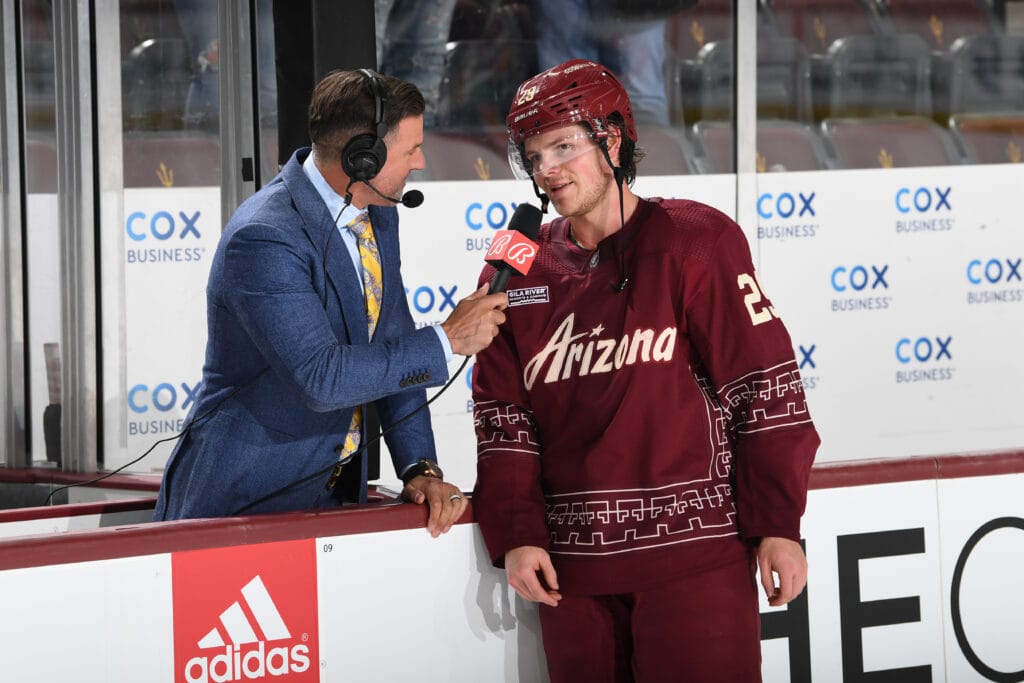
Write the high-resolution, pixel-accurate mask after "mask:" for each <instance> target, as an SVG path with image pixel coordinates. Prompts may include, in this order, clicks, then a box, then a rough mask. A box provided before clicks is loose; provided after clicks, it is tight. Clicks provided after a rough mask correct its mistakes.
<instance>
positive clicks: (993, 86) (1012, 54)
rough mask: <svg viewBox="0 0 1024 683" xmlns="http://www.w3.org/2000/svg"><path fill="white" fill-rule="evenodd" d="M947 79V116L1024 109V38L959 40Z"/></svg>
mask: <svg viewBox="0 0 1024 683" xmlns="http://www.w3.org/2000/svg"><path fill="white" fill-rule="evenodd" d="M946 78H947V79H948V80H947V83H946V84H945V85H944V88H943V92H944V93H945V96H944V97H943V98H942V105H943V106H944V107H946V108H944V109H942V110H940V111H942V112H943V113H946V112H948V113H949V114H958V113H964V112H986V111H988V112H993V111H1012V110H1017V111H1020V110H1024V35H995V34H984V35H976V36H970V37H964V38H959V39H957V41H956V42H955V43H953V46H952V47H951V48H950V50H949V70H948V73H947V75H946ZM940 120H942V121H945V120H947V119H946V117H944V116H943V117H941V119H940Z"/></svg>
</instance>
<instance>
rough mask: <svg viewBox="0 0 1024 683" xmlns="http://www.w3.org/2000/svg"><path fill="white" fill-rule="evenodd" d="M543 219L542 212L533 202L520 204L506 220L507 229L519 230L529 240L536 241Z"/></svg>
mask: <svg viewBox="0 0 1024 683" xmlns="http://www.w3.org/2000/svg"><path fill="white" fill-rule="evenodd" d="M543 219H544V214H543V213H541V210H540V209H538V208H537V207H536V206H534V205H533V204H520V205H519V206H517V207H516V210H515V211H514V212H513V213H512V218H511V219H510V220H509V222H508V229H509V230H515V231H516V232H521V233H523V234H524V235H526V236H527V237H529V238H530V239H531V240H533V241H536V240H537V234H538V233H539V232H540V224H541V221H542V220H543Z"/></svg>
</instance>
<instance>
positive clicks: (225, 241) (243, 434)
mask: <svg viewBox="0 0 1024 683" xmlns="http://www.w3.org/2000/svg"><path fill="white" fill-rule="evenodd" d="M423 110H424V101H423V97H422V95H421V94H420V92H419V91H418V90H417V89H416V87H415V86H414V85H412V84H409V83H406V82H404V81H401V80H398V79H395V78H391V77H387V76H381V75H379V74H376V73H374V72H371V71H367V70H359V71H337V72H333V73H331V74H328V75H327V76H326V77H324V79H323V80H321V81H320V83H318V84H317V86H316V88H315V89H314V92H313V95H312V99H311V102H310V109H309V132H310V139H311V140H312V142H313V146H312V149H311V150H310V149H301V150H299V151H297V152H296V153H295V155H294V156H292V158H291V160H289V161H288V163H287V164H286V165H285V167H284V168H283V169H282V171H281V173H280V174H278V176H277V177H276V178H274V180H273V181H271V182H270V183H269V184H268V185H267V186H266V187H264V188H263V189H261V190H260V191H259V192H257V193H256V194H254V195H253V196H252V197H250V198H249V199H247V200H246V201H245V202H243V203H242V205H241V206H240V207H239V208H238V210H237V211H236V212H235V214H234V215H233V216H232V217H231V220H230V221H228V224H227V226H226V227H225V229H224V232H223V235H222V236H221V240H220V244H219V245H218V247H217V251H216V254H215V255H214V259H213V263H212V266H211V270H210V279H209V283H208V286H207V318H208V321H207V322H208V341H207V347H206V361H205V363H204V366H203V382H202V388H201V389H200V392H199V394H198V397H197V399H196V402H195V405H194V407H193V409H192V413H191V415H190V417H189V421H188V424H189V427H188V428H187V429H186V432H185V434H184V436H182V438H181V439H180V441H179V442H178V444H177V446H176V448H175V449H174V452H173V453H172V454H171V457H170V459H169V460H168V463H167V468H166V471H165V473H164V479H163V484H162V486H161V488H160V495H159V498H158V500H157V505H156V511H155V514H154V518H155V519H156V520H166V519H180V518H187V517H217V516H226V515H234V514H239V513H243V512H244V513H256V512H274V511H284V510H300V509H309V508H318V507H327V506H334V505H338V504H340V503H341V502H342V501H343V500H348V499H351V500H355V501H360V502H361V501H365V500H366V479H367V461H366V458H364V457H361V456H360V455H359V453H358V452H356V455H354V456H353V455H352V446H353V445H354V444H352V443H351V441H352V440H353V438H354V441H356V442H358V441H360V440H363V439H365V438H367V436H366V435H365V434H360V431H361V430H360V415H361V412H362V408H361V407H360V406H363V405H365V404H370V403H372V404H374V405H375V406H376V409H377V413H378V415H379V417H380V421H381V423H382V425H383V426H384V427H385V428H387V427H388V426H390V425H395V427H394V428H393V429H392V430H391V431H389V432H388V433H387V434H386V436H385V440H386V442H387V444H388V450H389V451H390V453H391V457H392V460H393V463H394V466H395V471H396V473H398V475H399V476H400V477H401V478H402V480H403V482H404V483H405V486H404V489H403V491H402V495H403V498H405V499H406V500H407V501H411V502H414V503H425V504H428V505H429V507H430V515H429V521H428V525H427V526H428V529H429V530H430V532H431V533H432V534H433V535H434V536H437V535H438V534H439V533H442V532H445V531H447V530H448V529H449V528H450V527H451V525H452V524H453V523H454V522H455V521H456V520H457V519H458V518H459V516H460V515H461V514H462V512H463V510H464V509H465V505H466V501H465V499H464V498H463V497H462V495H461V493H460V492H459V490H458V489H457V488H456V487H454V486H452V485H451V484H449V483H447V482H445V481H444V480H443V477H442V475H441V471H440V468H439V467H438V466H437V458H436V454H435V449H434V437H433V432H432V430H431V425H430V413H429V411H428V410H420V411H419V412H415V413H414V411H416V409H418V408H420V407H421V406H422V405H423V403H424V402H425V400H426V392H425V391H424V388H425V387H427V386H437V385H440V384H443V383H444V382H445V381H446V380H447V378H448V367H447V362H448V360H450V359H451V357H452V355H453V354H462V355H472V354H474V353H476V352H477V351H479V350H480V349H482V348H484V347H486V346H487V345H488V344H490V342H491V340H492V339H493V338H494V336H495V335H496V334H497V331H498V330H497V326H498V325H500V324H501V323H502V322H504V320H505V314H504V313H503V312H502V311H503V309H504V308H505V306H506V305H507V298H506V297H505V295H504V294H492V295H487V294H485V293H484V292H483V291H482V290H481V291H478V292H476V293H474V294H473V295H471V296H469V297H467V298H466V299H463V300H462V301H460V302H459V303H458V305H457V306H456V308H455V310H454V312H453V313H452V314H451V316H450V317H449V318H448V319H447V320H446V321H445V322H443V323H441V324H439V325H435V326H433V327H425V328H422V329H416V327H415V325H414V323H413V319H412V315H411V314H410V312H409V305H408V302H407V301H406V296H405V286H404V284H403V282H402V276H401V273H400V272H399V265H400V258H399V243H398V212H397V210H396V209H395V206H394V204H395V203H396V202H397V201H400V200H399V197H401V193H402V190H403V188H404V185H405V182H406V180H407V178H408V175H409V173H410V172H411V171H414V170H417V169H422V168H423V167H424V165H425V160H424V157H423V151H422V149H421V145H422V143H423ZM413 203H414V202H409V204H410V205H412V204H413ZM367 214H368V219H369V223H370V226H371V227H372V238H371V241H372V242H375V249H376V252H377V255H376V256H375V257H374V259H375V261H374V262H373V263H367V261H365V260H364V258H363V257H364V256H365V254H363V252H362V251H361V248H362V247H361V246H360V244H359V242H361V241H362V240H361V238H357V237H356V236H355V234H354V233H353V230H352V229H356V230H358V228H357V227H356V226H358V225H359V224H360V221H362V222H363V223H365V220H366V218H367ZM350 227H351V228H352V229H350ZM336 233H337V234H336ZM371 246H372V244H371ZM365 271H369V272H370V273H377V274H378V275H379V278H376V279H370V280H366V281H365V282H364V280H363V277H364V276H365ZM378 280H379V281H378ZM366 283H369V284H368V285H367V284H366ZM367 289H370V290H371V293H372V294H373V295H374V299H373V305H372V306H370V308H371V309H374V310H373V314H372V316H371V314H370V313H368V301H369V298H368V297H367V292H366V290H367ZM378 306H379V313H378V312H377V310H376V309H377V307H378ZM371 317H372V318H373V320H372V322H371ZM368 323H369V324H368ZM370 328H372V329H373V333H372V337H371V336H370ZM354 413H357V414H356V417H355V419H354V418H353V414H354ZM411 413H412V416H411V417H409V418H408V419H406V420H402V418H405V417H406V416H407V415H409V414H411ZM399 421H401V422H400V423H399ZM350 432H351V434H350ZM347 434H348V435H349V439H348V440H349V441H350V443H349V444H348V448H342V445H343V444H344V443H345V442H346V435H347ZM332 463H333V464H335V467H334V468H333V469H334V472H333V473H332V474H331V475H330V476H329V475H328V474H327V473H326V471H327V470H331V469H332V468H331V465H332ZM317 472H325V473H323V474H321V475H316V473H317ZM339 474H340V475H341V476H340V477H339V476H338V475H339ZM346 481H347V482H348V484H347V485H346V486H343V485H341V484H342V483H344V482H346Z"/></svg>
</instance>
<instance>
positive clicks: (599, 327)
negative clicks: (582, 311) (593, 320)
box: [590, 323, 604, 337]
mask: <svg viewBox="0 0 1024 683" xmlns="http://www.w3.org/2000/svg"><path fill="white" fill-rule="evenodd" d="M602 332H604V325H602V324H601V323H598V324H597V327H595V328H594V329H592V330H591V331H590V336H591V337H600V336H601V333H602Z"/></svg>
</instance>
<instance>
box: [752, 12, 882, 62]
mask: <svg viewBox="0 0 1024 683" xmlns="http://www.w3.org/2000/svg"><path fill="white" fill-rule="evenodd" d="M762 3H763V6H764V8H765V11H766V15H767V17H768V20H769V22H770V23H771V25H772V26H773V27H774V29H775V31H777V32H778V34H779V35H781V36H788V37H790V38H795V39H796V40H798V41H800V42H801V43H802V44H803V46H804V48H806V49H807V52H808V53H809V54H812V55H824V54H825V53H826V52H828V49H829V46H831V45H832V43H833V42H835V41H836V40H838V39H839V38H846V37H849V36H860V35H874V34H878V33H881V32H882V26H881V22H880V19H879V17H878V15H877V13H876V12H874V11H873V7H874V5H873V4H866V3H864V2H861V0H813V1H812V0H762Z"/></svg>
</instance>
